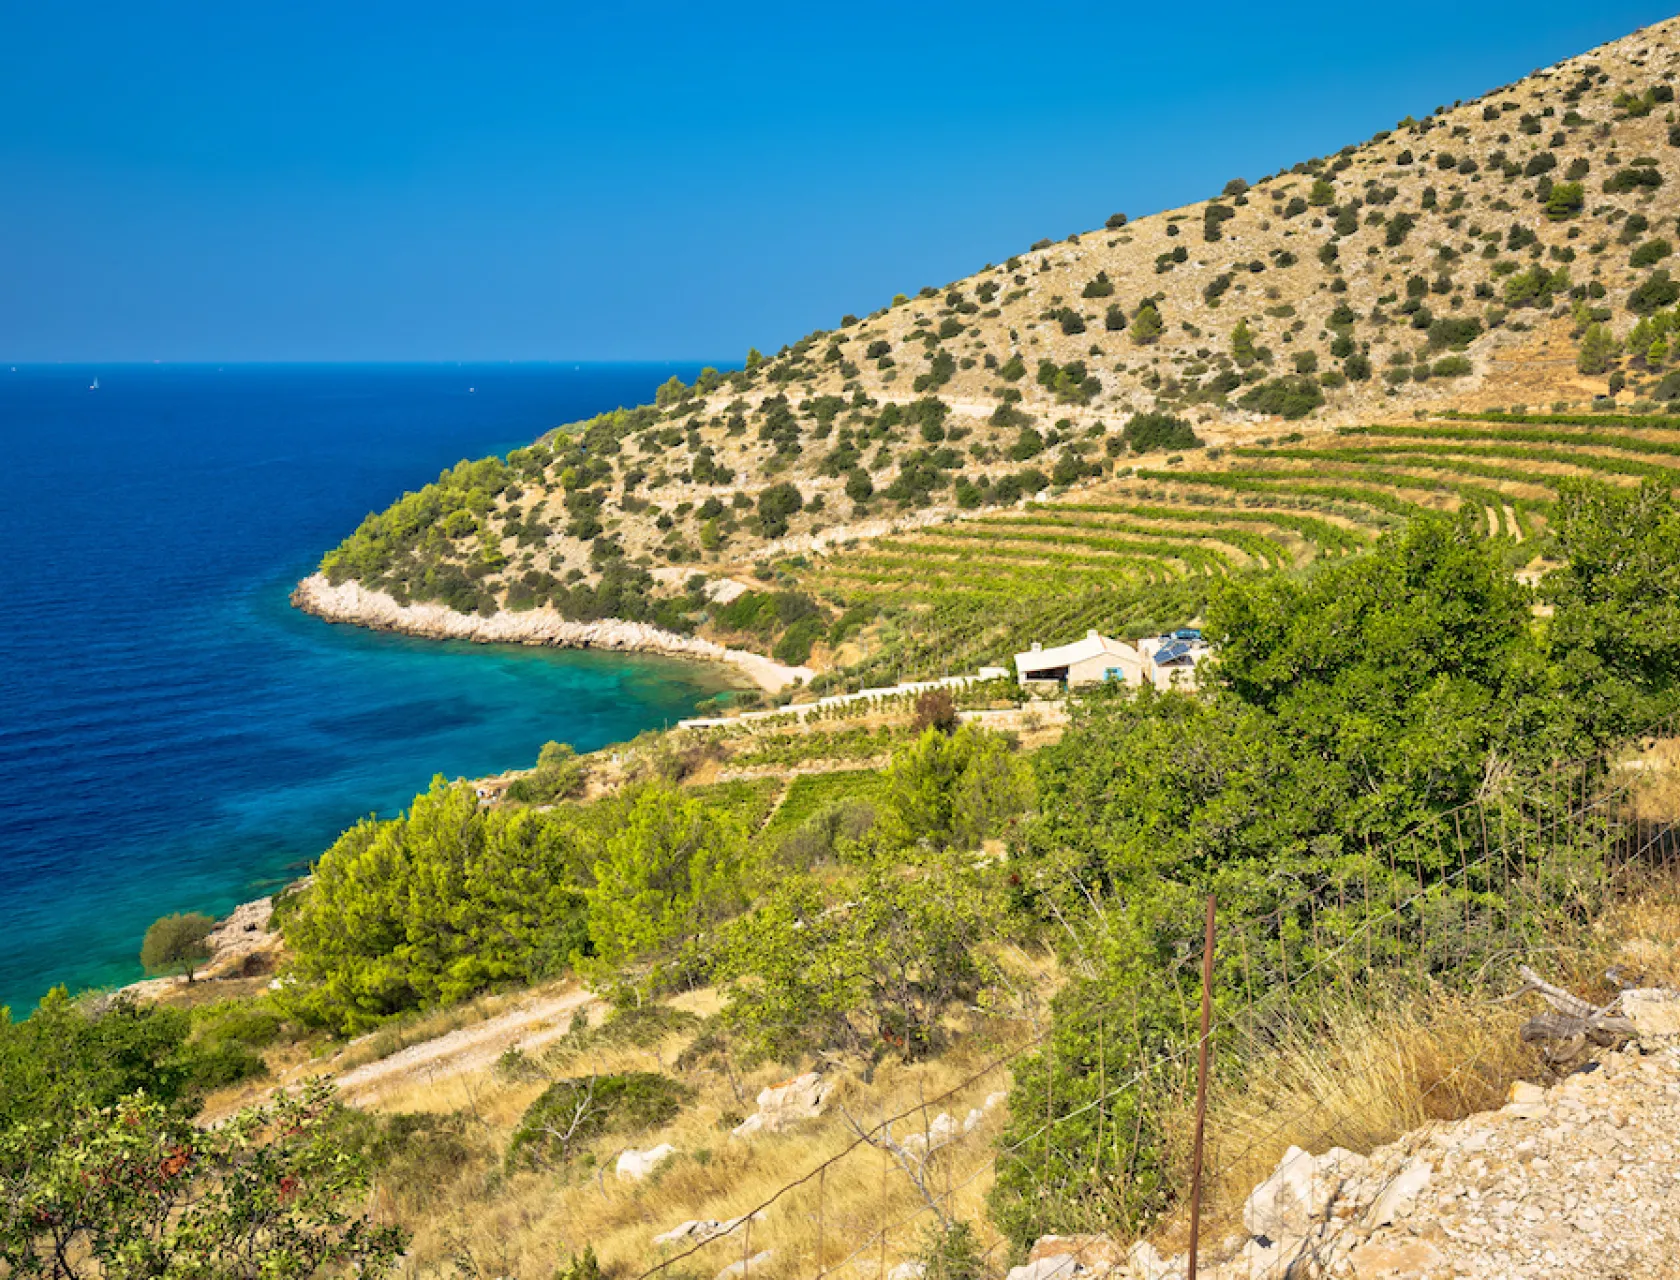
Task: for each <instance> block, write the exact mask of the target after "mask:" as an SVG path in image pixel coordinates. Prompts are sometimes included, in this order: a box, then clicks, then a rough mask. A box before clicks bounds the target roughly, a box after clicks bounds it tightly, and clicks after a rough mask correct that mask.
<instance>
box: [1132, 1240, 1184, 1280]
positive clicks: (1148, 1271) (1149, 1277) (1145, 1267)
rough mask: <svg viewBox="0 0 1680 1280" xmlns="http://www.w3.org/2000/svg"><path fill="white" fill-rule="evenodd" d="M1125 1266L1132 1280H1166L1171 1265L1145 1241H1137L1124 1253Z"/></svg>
mask: <svg viewBox="0 0 1680 1280" xmlns="http://www.w3.org/2000/svg"><path fill="white" fill-rule="evenodd" d="M1126 1265H1127V1266H1128V1267H1129V1268H1130V1269H1131V1270H1130V1275H1131V1277H1132V1280H1168V1277H1170V1276H1171V1275H1172V1274H1173V1265H1172V1263H1170V1262H1168V1261H1167V1260H1166V1259H1165V1258H1163V1257H1162V1256H1161V1253H1160V1251H1159V1250H1158V1249H1156V1247H1155V1246H1154V1245H1152V1244H1150V1243H1149V1241H1147V1240H1139V1241H1138V1242H1137V1243H1136V1244H1134V1245H1133V1246H1132V1247H1131V1248H1130V1249H1129V1250H1127V1252H1126Z"/></svg>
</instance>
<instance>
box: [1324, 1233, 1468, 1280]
mask: <svg viewBox="0 0 1680 1280" xmlns="http://www.w3.org/2000/svg"><path fill="white" fill-rule="evenodd" d="M1446 1261H1447V1260H1446V1257H1445V1256H1444V1255H1443V1254H1442V1253H1441V1251H1440V1250H1439V1249H1437V1248H1436V1247H1435V1246H1434V1245H1432V1244H1430V1243H1429V1241H1427V1240H1417V1239H1412V1240H1380V1241H1379V1240H1367V1241H1366V1242H1365V1243H1364V1244H1362V1245H1358V1246H1356V1247H1355V1248H1354V1249H1353V1250H1352V1251H1351V1252H1350V1253H1349V1254H1348V1265H1349V1266H1350V1267H1352V1268H1353V1274H1354V1276H1356V1277H1357V1278H1358V1280H1381V1278H1382V1277H1390V1276H1392V1277H1402V1276H1404V1277H1408V1280H1409V1278H1410V1277H1415V1276H1425V1275H1430V1274H1433V1273H1434V1272H1436V1271H1438V1270H1440V1269H1441V1268H1443V1267H1444V1266H1445V1265H1446Z"/></svg>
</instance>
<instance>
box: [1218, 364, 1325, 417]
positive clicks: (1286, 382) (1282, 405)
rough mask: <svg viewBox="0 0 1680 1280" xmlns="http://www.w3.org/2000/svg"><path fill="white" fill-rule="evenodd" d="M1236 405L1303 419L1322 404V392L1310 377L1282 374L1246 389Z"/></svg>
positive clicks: (1260, 411) (1279, 415)
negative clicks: (1282, 375)
mask: <svg viewBox="0 0 1680 1280" xmlns="http://www.w3.org/2000/svg"><path fill="white" fill-rule="evenodd" d="M1237 403H1239V404H1240V405H1242V407H1243V408H1245V409H1253V410H1255V411H1256V412H1259V413H1269V414H1275V415H1277V416H1278V417H1282V418H1304V417H1306V416H1307V415H1308V414H1309V413H1311V412H1312V411H1313V410H1314V409H1316V408H1318V407H1319V406H1320V405H1322V404H1323V403H1324V392H1323V391H1321V390H1319V387H1318V384H1317V383H1316V382H1314V381H1313V380H1312V379H1311V378H1308V377H1304V376H1302V375H1300V374H1295V375H1285V376H1284V377H1281V378H1272V379H1270V380H1269V381H1266V382H1262V383H1260V384H1259V385H1257V386H1255V387H1252V388H1250V389H1249V390H1248V391H1247V392H1245V393H1244V395H1243V397H1242V398H1241V399H1240V400H1239V401H1238V402H1237Z"/></svg>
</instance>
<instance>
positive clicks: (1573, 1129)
mask: <svg viewBox="0 0 1680 1280" xmlns="http://www.w3.org/2000/svg"><path fill="white" fill-rule="evenodd" d="M1623 1008H1624V1010H1625V1011H1626V1012H1627V1014H1628V1016H1629V1017H1630V1018H1631V1019H1632V1020H1633V1022H1634V1024H1635V1025H1636V1026H1637V1027H1639V1031H1640V1040H1639V1042H1637V1043H1636V1044H1633V1045H1630V1046H1629V1047H1628V1048H1626V1049H1624V1050H1621V1051H1613V1052H1605V1053H1603V1054H1601V1055H1600V1057H1599V1059H1598V1060H1597V1061H1596V1062H1591V1063H1588V1064H1587V1065H1585V1066H1584V1067H1582V1068H1581V1069H1579V1070H1577V1071H1576V1072H1575V1073H1574V1074H1572V1075H1570V1076H1568V1077H1567V1078H1566V1079H1564V1080H1562V1081H1561V1082H1559V1083H1557V1084H1555V1085H1553V1086H1552V1087H1550V1088H1545V1087H1542V1086H1540V1085H1536V1084H1519V1085H1516V1086H1514V1087H1513V1089H1512V1090H1511V1094H1510V1101H1509V1102H1508V1103H1507V1104H1506V1105H1505V1106H1504V1107H1502V1108H1500V1109H1499V1110H1498V1111H1492V1112H1485V1113H1483V1114H1480V1115H1474V1116H1470V1117H1468V1118H1467V1119H1464V1120H1458V1121H1454V1122H1451V1123H1443V1124H1436V1125H1430V1126H1428V1127H1426V1128H1424V1129H1420V1130H1417V1131H1415V1132H1413V1133H1410V1134H1408V1135H1406V1136H1405V1137H1404V1138H1402V1139H1400V1140H1399V1141H1398V1142H1395V1143H1391V1144H1390V1145H1388V1146H1386V1147H1380V1148H1378V1149H1377V1150H1376V1151H1373V1152H1372V1153H1371V1154H1370V1155H1369V1156H1361V1155H1358V1154H1356V1153H1354V1152H1351V1151H1344V1150H1342V1149H1340V1148H1332V1149H1331V1150H1329V1151H1327V1152H1325V1153H1324V1154H1322V1155H1318V1156H1314V1155H1312V1154H1310V1153H1308V1152H1306V1151H1303V1150H1301V1149H1300V1148H1298V1147H1291V1148H1290V1149H1289V1151H1288V1152H1286V1153H1285V1154H1284V1156H1283V1158H1282V1159H1281V1160H1280V1161H1279V1162H1278V1165H1277V1168H1276V1169H1275V1170H1274V1171H1273V1173H1272V1174H1271V1176H1270V1177H1268V1178H1267V1179H1266V1180H1265V1181H1264V1182H1262V1183H1261V1184H1260V1185H1259V1186H1258V1187H1256V1188H1255V1189H1254V1191H1253V1193H1252V1194H1251V1195H1250V1196H1249V1198H1248V1202H1247V1204H1246V1206H1245V1208H1244V1213H1243V1223H1244V1226H1245V1228H1246V1230H1247V1238H1246V1239H1241V1238H1239V1239H1238V1240H1236V1241H1230V1242H1227V1244H1226V1246H1224V1247H1223V1248H1220V1249H1217V1250H1211V1251H1208V1252H1204V1255H1203V1263H1202V1266H1201V1268H1200V1271H1199V1274H1200V1275H1202V1276H1204V1277H1206V1278H1207V1280H1378V1278H1379V1277H1382V1278H1397V1277H1411V1278H1413V1280H1433V1277H1449V1276H1450V1277H1455V1278H1456V1280H1542V1278H1543V1277H1544V1278H1547V1280H1550V1278H1551V1277H1558V1276H1650V1277H1658V1276H1671V1275H1676V1274H1680V1265H1677V1264H1676V1261H1675V1260H1676V1259H1680V1177H1677V1174H1680V1143H1677V1140H1676V1137H1675V1135H1676V1134H1680V999H1676V998H1675V997H1674V996H1672V995H1671V994H1669V993H1665V992H1634V993H1629V995H1628V997H1627V998H1624V1001H1623ZM1210 1252H1211V1253H1214V1254H1217V1255H1218V1256H1216V1257H1210V1256H1209V1253H1210ZM1052 1264H1055V1265H1059V1266H1061V1267H1062V1270H1060V1271H1054V1272H1052V1271H1049V1270H1046V1269H1045V1268H1047V1267H1049V1266H1051V1265H1052ZM1029 1265H1030V1266H1036V1267H1038V1268H1039V1270H1038V1271H1031V1270H1028V1269H1018V1272H1019V1274H1018V1273H1017V1272H1011V1273H1010V1275H1011V1277H1013V1278H1014V1280H1028V1277H1031V1278H1032V1280H1045V1277H1047V1276H1049V1275H1051V1274H1054V1275H1056V1276H1057V1277H1059V1278H1060V1277H1066V1278H1067V1280H1077V1278H1079V1277H1096V1276H1108V1277H1114V1278H1115V1280H1119V1278H1120V1277H1125V1278H1126V1280H1182V1277H1183V1276H1184V1273H1185V1258H1184V1257H1183V1256H1182V1255H1180V1256H1178V1257H1174V1258H1171V1259H1167V1258H1163V1257H1162V1256H1161V1255H1160V1254H1159V1253H1158V1252H1156V1250H1155V1249H1154V1248H1153V1247H1152V1246H1150V1245H1149V1244H1148V1243H1147V1242H1139V1243H1137V1244H1134V1245H1132V1246H1131V1247H1130V1248H1129V1249H1126V1250H1125V1251H1124V1253H1121V1252H1120V1246H1119V1245H1118V1243H1111V1242H1108V1241H1106V1240H1105V1239H1104V1238H1102V1237H1046V1238H1045V1239H1043V1240H1041V1241H1039V1243H1038V1245H1037V1246H1035V1248H1034V1249H1033V1252H1032V1254H1031V1255H1030V1264H1029Z"/></svg>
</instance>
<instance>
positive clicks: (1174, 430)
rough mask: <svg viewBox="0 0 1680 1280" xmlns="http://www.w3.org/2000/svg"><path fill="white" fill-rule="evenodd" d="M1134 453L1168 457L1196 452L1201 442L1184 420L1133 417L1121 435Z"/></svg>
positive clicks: (1161, 415)
mask: <svg viewBox="0 0 1680 1280" xmlns="http://www.w3.org/2000/svg"><path fill="white" fill-rule="evenodd" d="M1120 438H1121V440H1123V441H1124V442H1125V444H1126V447H1127V448H1128V449H1130V450H1131V451H1132V452H1133V453H1167V452H1172V451H1176V450H1181V449H1199V448H1201V447H1202V439H1201V437H1200V436H1198V435H1197V434H1196V432H1195V429H1194V428H1193V427H1191V425H1190V424H1189V423H1188V422H1186V421H1185V420H1184V419H1183V418H1179V417H1175V416H1173V415H1172V414H1170V413H1134V414H1133V415H1132V416H1131V418H1130V419H1129V420H1128V421H1127V423H1126V425H1125V427H1124V428H1123V429H1122V430H1121V432H1120Z"/></svg>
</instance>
